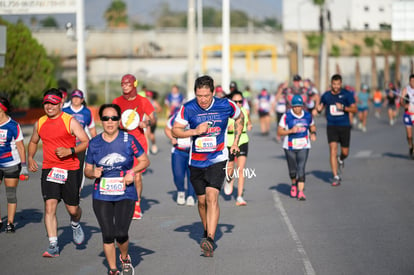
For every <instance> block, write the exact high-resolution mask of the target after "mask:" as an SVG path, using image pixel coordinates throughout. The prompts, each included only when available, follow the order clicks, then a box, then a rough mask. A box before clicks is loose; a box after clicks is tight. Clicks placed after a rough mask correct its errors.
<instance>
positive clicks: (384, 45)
mask: <svg viewBox="0 0 414 275" xmlns="http://www.w3.org/2000/svg"><path fill="white" fill-rule="evenodd" d="M392 43H393V42H392V40H391V39H380V47H381V48H380V50H381V52H382V53H383V54H384V82H385V83H384V84H385V85H388V83H389V82H390V62H389V56H390V54H391V52H392Z"/></svg>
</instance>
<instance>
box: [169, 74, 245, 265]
mask: <svg viewBox="0 0 414 275" xmlns="http://www.w3.org/2000/svg"><path fill="white" fill-rule="evenodd" d="M194 92H195V99H193V100H190V101H188V102H187V103H185V104H184V105H183V106H182V107H181V108H180V111H179V115H178V116H177V118H176V119H175V122H174V125H173V128H172V133H173V136H175V137H178V138H186V137H191V138H192V145H191V159H190V177H191V183H192V184H193V187H194V189H195V192H196V194H197V197H198V211H199V215H200V218H201V222H202V223H203V227H204V236H203V238H202V240H201V242H200V247H201V248H202V250H203V252H204V256H206V257H212V256H213V251H214V247H215V244H214V237H215V234H216V229H217V223H218V220H219V215H220V208H219V204H218V196H219V193H220V190H221V187H222V184H223V180H224V177H225V170H224V169H225V166H226V161H227V159H228V150H227V147H226V146H225V145H226V144H225V135H226V129H227V123H228V118H234V119H235V124H234V125H235V128H234V144H233V146H232V147H231V150H230V152H231V153H232V154H237V153H238V152H239V147H238V146H237V144H238V143H239V139H240V134H241V132H242V130H243V125H244V116H243V113H241V112H240V109H239V108H238V107H237V105H236V104H235V103H233V102H232V101H230V100H228V99H226V98H216V97H214V96H213V95H214V81H213V79H212V78H211V77H210V76H201V77H199V78H197V79H196V81H195V85H194ZM187 125H189V127H190V129H188V130H186V127H187Z"/></svg>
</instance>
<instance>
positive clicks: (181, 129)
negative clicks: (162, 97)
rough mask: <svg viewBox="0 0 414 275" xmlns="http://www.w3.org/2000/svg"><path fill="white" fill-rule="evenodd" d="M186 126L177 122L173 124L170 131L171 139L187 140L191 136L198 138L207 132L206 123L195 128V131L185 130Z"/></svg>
mask: <svg viewBox="0 0 414 275" xmlns="http://www.w3.org/2000/svg"><path fill="white" fill-rule="evenodd" d="M185 127H186V125H184V124H181V123H179V122H177V121H176V122H174V125H173V127H172V129H171V132H172V135H173V137H176V138H187V137H192V136H198V135H201V134H203V133H206V132H207V129H208V121H206V122H203V123H201V124H199V125H198V126H197V128H195V129H187V130H186V129H185Z"/></svg>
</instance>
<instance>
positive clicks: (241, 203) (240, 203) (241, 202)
mask: <svg viewBox="0 0 414 275" xmlns="http://www.w3.org/2000/svg"><path fill="white" fill-rule="evenodd" d="M246 204H247V202H246V201H245V200H244V199H243V197H241V196H239V197H237V199H236V205H237V206H244V205H246Z"/></svg>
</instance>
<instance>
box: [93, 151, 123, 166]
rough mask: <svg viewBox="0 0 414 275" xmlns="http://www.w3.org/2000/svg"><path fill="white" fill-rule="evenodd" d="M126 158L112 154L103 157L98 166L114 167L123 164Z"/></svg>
mask: <svg viewBox="0 0 414 275" xmlns="http://www.w3.org/2000/svg"><path fill="white" fill-rule="evenodd" d="M125 160H126V158H125V157H124V156H122V155H120V154H118V153H112V154H109V155H106V156H104V157H103V158H101V160H100V161H99V164H100V165H102V166H114V164H116V163H121V162H124V161H125Z"/></svg>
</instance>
